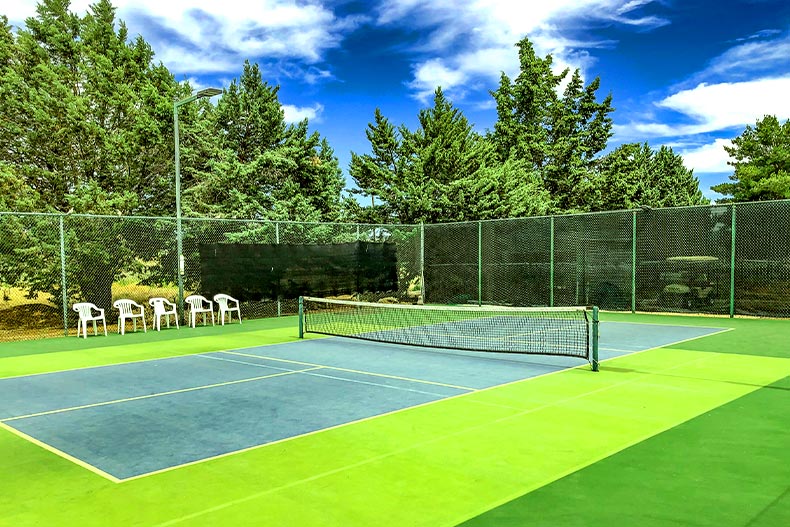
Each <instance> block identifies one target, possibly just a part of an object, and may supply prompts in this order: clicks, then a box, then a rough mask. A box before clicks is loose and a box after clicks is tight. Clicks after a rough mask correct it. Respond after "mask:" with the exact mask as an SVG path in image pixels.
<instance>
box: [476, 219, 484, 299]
mask: <svg viewBox="0 0 790 527" xmlns="http://www.w3.org/2000/svg"><path fill="white" fill-rule="evenodd" d="M477 305H478V306H482V305H483V222H482V221H478V222H477Z"/></svg>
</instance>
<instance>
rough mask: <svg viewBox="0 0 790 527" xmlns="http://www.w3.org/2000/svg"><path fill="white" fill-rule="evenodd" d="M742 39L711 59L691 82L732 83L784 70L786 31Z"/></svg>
mask: <svg viewBox="0 0 790 527" xmlns="http://www.w3.org/2000/svg"><path fill="white" fill-rule="evenodd" d="M779 35H781V36H779ZM760 39H763V40H760ZM744 40H745V42H744V43H742V44H738V45H737V46H734V47H732V48H730V49H728V50H727V51H725V52H724V53H722V54H721V55H719V56H718V57H715V58H714V59H713V60H711V61H710V63H709V65H708V66H707V67H706V68H705V69H704V70H702V71H701V72H699V73H698V74H697V75H695V76H694V77H693V78H692V79H691V80H692V82H695V83H697V82H701V81H708V82H712V81H721V80H730V81H732V80H740V79H743V78H747V77H753V76H755V75H757V76H760V75H765V74H766V73H767V72H771V71H776V70H777V69H779V70H780V71H787V57H789V56H790V32H785V33H784V34H782V32H781V31H778V30H764V31H760V32H758V33H756V34H754V35H751V36H749V37H748V38H747V39H741V41H744Z"/></svg>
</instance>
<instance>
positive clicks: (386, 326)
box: [300, 297, 591, 360]
mask: <svg viewBox="0 0 790 527" xmlns="http://www.w3.org/2000/svg"><path fill="white" fill-rule="evenodd" d="M300 316H301V323H302V329H303V331H304V332H309V333H320V334H324V335H334V336H341V337H351V338H357V339H364V340H373V341H377V342H388V343H393V344H406V345H411V346H427V347H431V348H449V349H458V350H468V351H489V352H503V353H527V354H540V355H563V356H570V357H579V358H584V359H587V360H590V349H591V334H590V322H591V317H590V316H588V310H587V309H586V308H584V307H560V308H525V307H522V308H519V307H500V306H469V307H467V306H421V305H405V304H377V303H370V302H354V301H348V300H333V299H326V298H314V297H303V299H302V310H301V314H300Z"/></svg>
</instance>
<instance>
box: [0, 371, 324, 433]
mask: <svg viewBox="0 0 790 527" xmlns="http://www.w3.org/2000/svg"><path fill="white" fill-rule="evenodd" d="M277 369H281V368H277ZM319 369H321V367H320V366H318V367H313V368H305V369H303V370H285V371H283V372H281V373H271V374H269V375H259V376H257V377H250V378H247V379H237V380H235V381H226V382H218V383H214V384H206V385H203V386H193V387H191V388H181V389H179V390H170V391H167V392H158V393H149V394H147V395H137V396H135V397H125V398H123V399H113V400H112V401H103V402H100V403H91V404H83V405H79V406H71V407H68V408H59V409H57V410H47V411H45V412H37V413H33V414H27V415H17V416H14V417H8V418H6V419H0V423H8V422H10V421H18V420H20V419H27V418H29V417H39V416H42V415H51V414H60V413H64V412H72V411H74V410H84V409H86V408H96V407H99V406H108V405H111V404H119V403H128V402H131V401H140V400H143V399H151V398H153V397H162V396H165V395H175V394H177V393H187V392H194V391H197V390H207V389H209V388H219V387H220V386H231V385H233V384H241V383H244V382H252V381H260V380H262V379H271V378H272V377H281V376H283V375H292V374H295V373H302V372H305V371H311V370H319Z"/></svg>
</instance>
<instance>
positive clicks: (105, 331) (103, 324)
mask: <svg viewBox="0 0 790 527" xmlns="http://www.w3.org/2000/svg"><path fill="white" fill-rule="evenodd" d="M101 325H102V326H104V336H105V337H106V336H107V321H106V320H105V319H104V317H101Z"/></svg>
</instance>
